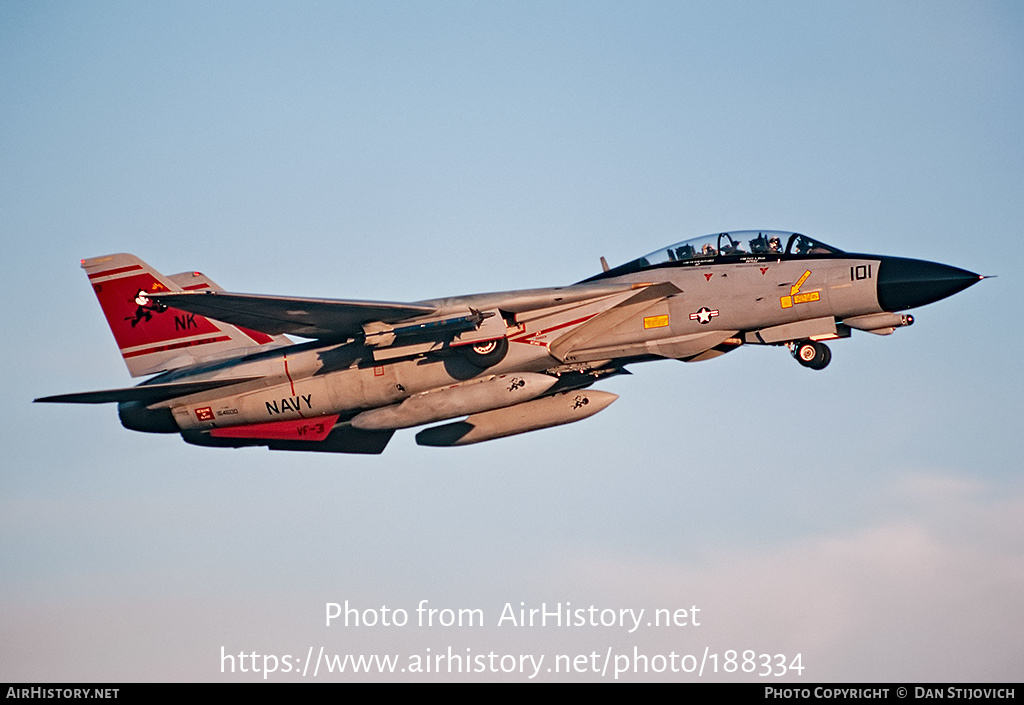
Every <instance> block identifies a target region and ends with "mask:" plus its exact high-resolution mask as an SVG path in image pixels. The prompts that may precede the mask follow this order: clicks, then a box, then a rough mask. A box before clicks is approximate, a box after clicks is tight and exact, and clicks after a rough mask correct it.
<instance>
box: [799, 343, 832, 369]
mask: <svg viewBox="0 0 1024 705" xmlns="http://www.w3.org/2000/svg"><path fill="white" fill-rule="evenodd" d="M793 357H795V358H796V361H797V362H799V363H800V364H801V365H803V366H804V367H809V368H811V369H812V370H823V369H825V367H827V366H828V363H829V362H831V361H832V351H831V350H829V349H828V346H827V345H825V344H824V343H818V342H816V341H813V340H804V341H801V342H799V343H797V344H796V347H795V348H793Z"/></svg>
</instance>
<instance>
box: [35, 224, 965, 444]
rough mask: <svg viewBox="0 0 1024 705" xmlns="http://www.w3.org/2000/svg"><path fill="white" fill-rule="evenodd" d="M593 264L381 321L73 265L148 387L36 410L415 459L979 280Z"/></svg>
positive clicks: (897, 312) (804, 346)
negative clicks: (670, 370) (404, 450)
mask: <svg viewBox="0 0 1024 705" xmlns="http://www.w3.org/2000/svg"><path fill="white" fill-rule="evenodd" d="M601 263H602V265H603V270H604V271H602V272H600V273H599V274H597V275H595V276H592V277H590V278H589V279H586V280H584V281H581V282H579V283H577V284H573V285H571V286H560V287H554V288H548V289H526V290H522V291H509V292H500V293H492V294H474V295H470V296H456V297H451V298H442V299H432V300H429V301H419V302H416V303H388V302H380V301H347V300H337V299H310V298H295V297H284V296H263V295H253V294H233V293H227V292H225V291H223V290H222V289H221V288H219V287H218V286H216V285H215V284H214V283H213V281H211V280H210V279H209V278H208V277H206V276H205V275H203V274H201V273H199V272H186V273H183V274H176V275H173V276H163V275H161V274H160V273H158V272H157V271H156V270H154V269H152V268H151V267H150V266H149V265H147V264H146V263H145V262H143V261H142V260H140V259H139V258H137V257H135V256H134V255H128V254H116V255H109V256H106V257H95V258H92V259H85V260H82V267H83V268H84V269H85V271H86V274H87V275H88V277H89V282H90V283H91V284H92V287H93V290H94V291H95V293H96V296H97V298H98V299H99V302H100V306H101V307H102V309H103V312H104V314H105V315H106V318H107V322H108V323H109V324H110V328H111V330H112V331H113V334H114V338H115V339H116V340H117V344H118V347H119V348H120V350H121V354H122V356H123V357H124V361H125V363H126V364H127V366H128V370H129V372H130V373H131V375H132V376H134V377H138V376H144V375H156V376H154V377H152V378H150V379H148V380H146V381H144V382H143V383H142V384H140V385H138V386H134V387H128V388H123V389H111V390H105V391H97V392H85V393H80V394H63V395H58V396H51V397H44V398H42V399H37V400H36V401H40V402H69V403H81V404H100V403H108V402H109V403H117V405H118V414H119V415H120V418H121V423H122V424H123V425H124V426H125V427H126V428H129V429H133V430H136V431H148V432H152V433H180V434H181V435H182V437H183V438H184V440H185V441H187V442H189V443H193V444H197V445H203V446H219V447H232V448H237V447H241V446H267V447H269V448H271V449H273V450H305V451H326V452H334V453H380V452H382V451H383V450H384V447H385V446H386V445H387V443H388V441H389V440H390V439H391V436H392V435H393V434H394V433H395V431H396V430H397V429H401V428H409V427H413V426H421V425H424V424H430V423H434V422H447V423H442V424H440V425H435V426H432V427H429V428H426V429H425V430H422V431H420V432H419V433H418V434H417V435H416V441H417V443H419V444H420V445H427V446H457V445H466V444H470V443H477V442H480V441H486V440H490V439H493V438H501V437H504V436H511V435H514V434H517V433H524V432H526V431H533V430H536V429H541V428H546V427H549V426H557V425H559V424H565V423H571V422H573V421H579V420H581V419H584V418H587V417H588V416H592V415H593V414H596V413H597V412H599V411H601V410H603V409H605V408H606V407H607V406H608V405H609V404H611V403H612V402H613V401H615V399H617V398H618V397H617V396H616V395H614V394H611V393H608V392H601V391H593V390H590V389H589V387H590V386H591V385H592V384H593V383H594V382H595V381H597V380H600V379H602V378H604V377H609V376H612V375H616V374H621V373H623V372H624V371H625V367H626V365H630V364H634V363H639V362H645V361H650V360H660V359H665V358H669V359H674V360H683V361H685V362H698V361H702V360H709V359H711V358H714V357H717V356H719V355H723V354H725V353H727V352H730V351H732V350H735V349H736V348H738V347H740V346H742V345H767V346H784V347H787V348H788V349H789V350H790V351H791V352H792V354H793V356H794V357H795V358H796V360H797V362H799V363H800V364H801V365H804V366H805V367H808V368H811V369H814V370H820V369H822V368H824V367H825V366H826V365H828V363H829V360H830V359H831V353H830V351H829V348H828V347H826V346H825V344H824V343H823V342H822V341H824V340H830V339H837V338H847V337H849V336H850V335H851V332H852V331H854V330H858V331H867V332H869V333H875V334H878V335H888V334H890V333H892V332H893V331H894V330H895V329H896V328H900V327H902V326H908V325H910V324H911V323H913V318H912V317H911V316H909V315H907V314H905V313H903V311H906V310H908V309H912V308H915V307H918V306H923V305H925V304H928V303H931V302H934V301H938V300H939V299H943V298H945V297H947V296H951V295H952V294H955V293H957V292H959V291H961V290H963V289H966V288H967V287H969V286H971V285H972V284H974V283H975V282H977V281H979V280H980V279H982V278H983V277H981V276H979V275H977V274H974V273H972V272H968V271H965V270H963V269H958V268H956V267H950V266H947V265H943V264H937V263H935V262H926V261H922V260H915V259H904V258H900V257H889V256H877V255H864V254H850V253H846V252H843V251H841V250H838V249H836V248H835V247H831V246H829V245H826V244H824V243H823V242H820V241H818V240H815V239H812V238H810V237H807V236H806V235H801V234H799V233H792V232H778V231H765V230H761V231H742V232H729V233H717V234H714V235H709V236H706V237H702V238H695V239H693V240H688V241H686V242H681V243H678V244H676V245H672V246H671V247H667V248H665V249H662V250H658V251H657V252H654V253H651V254H649V255H647V256H645V257H640V258H639V259H635V260H633V261H631V262H628V263H626V264H623V265H621V266H618V267H615V268H609V267H608V265H607V264H606V263H605V262H604V258H601ZM287 335H294V336H300V337H303V338H307V339H309V340H306V341H304V342H294V341H292V340H291V339H290V338H288V337H286V336H287ZM460 417H465V418H462V419H461V420H454V421H453V419H459V418H460Z"/></svg>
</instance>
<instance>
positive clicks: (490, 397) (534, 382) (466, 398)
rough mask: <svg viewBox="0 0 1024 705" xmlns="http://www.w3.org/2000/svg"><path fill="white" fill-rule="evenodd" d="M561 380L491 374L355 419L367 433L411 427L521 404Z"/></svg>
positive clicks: (536, 375)
mask: <svg viewBox="0 0 1024 705" xmlns="http://www.w3.org/2000/svg"><path fill="white" fill-rule="evenodd" d="M557 381H558V378H557V377H552V376H551V375H545V374H539V373H536V372H520V373H517V374H507V375H492V376H490V377H488V378H486V379H482V380H471V381H469V382H462V383H459V384H453V385H451V386H448V387H440V388H438V389H431V390H429V391H426V392H422V393H420V394H414V395H412V396H411V397H409V398H408V399H405V400H404V401H403V402H401V403H400V404H392V405H391V406H385V407H380V408H377V409H369V410H367V411H364V412H362V413H360V414H358V415H356V416H355V417H354V418H353V419H352V426H353V427H355V428H358V429H361V430H364V431H381V430H386V429H395V428H409V427H410V426H419V425H421V424H425V423H430V422H431V421H443V420H444V419H451V418H454V417H456V416H463V415H465V414H475V413H478V412H482V411H489V410H491V409H499V408H503V407H507V406H513V405H521V403H522V402H526V401H529V400H530V399H534V398H536V397H539V396H540V395H541V394H543V393H544V392H546V391H548V390H549V389H551V387H553V386H554V385H555V383H556V382H557Z"/></svg>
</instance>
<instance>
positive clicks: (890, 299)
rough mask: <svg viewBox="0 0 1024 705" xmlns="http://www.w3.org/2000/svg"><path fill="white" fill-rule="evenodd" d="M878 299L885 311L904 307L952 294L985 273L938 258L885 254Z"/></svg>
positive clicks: (880, 270)
mask: <svg viewBox="0 0 1024 705" xmlns="http://www.w3.org/2000/svg"><path fill="white" fill-rule="evenodd" d="M881 259H882V263H881V264H880V265H879V267H878V303H879V304H880V305H881V307H882V309H883V310H884V311H904V310H906V309H908V308H917V307H918V306H924V305H925V304H930V303H932V302H933V301H938V300H939V299H944V298H946V297H947V296H952V295H953V294H955V293H957V292H958V291H963V290H964V289H966V288H967V287H969V286H971V285H972V284H976V283H977V282H979V281H981V280H982V279H983V278H984V277H981V276H979V275H977V274H975V273H974V272H968V271H967V270H966V269H960V268H958V267H950V266H949V265H946V264H939V263H938V262H926V261H924V260H919V259H904V258H903V257H882V258H881Z"/></svg>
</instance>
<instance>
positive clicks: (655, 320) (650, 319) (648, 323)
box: [644, 316, 668, 329]
mask: <svg viewBox="0 0 1024 705" xmlns="http://www.w3.org/2000/svg"><path fill="white" fill-rule="evenodd" d="M667 325H668V316H647V317H646V318H644V328H645V329H647V328H664V327H665V326H667Z"/></svg>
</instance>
